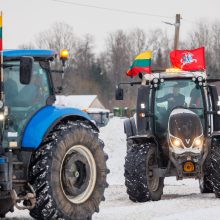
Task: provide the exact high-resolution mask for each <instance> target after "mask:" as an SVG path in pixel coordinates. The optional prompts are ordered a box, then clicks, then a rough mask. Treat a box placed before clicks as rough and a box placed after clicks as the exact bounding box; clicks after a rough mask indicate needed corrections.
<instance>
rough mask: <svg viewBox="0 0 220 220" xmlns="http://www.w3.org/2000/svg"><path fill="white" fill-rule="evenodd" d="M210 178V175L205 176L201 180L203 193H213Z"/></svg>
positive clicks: (200, 184) (200, 185)
mask: <svg viewBox="0 0 220 220" xmlns="http://www.w3.org/2000/svg"><path fill="white" fill-rule="evenodd" d="M210 178H211V176H210V175H204V177H203V178H201V179H199V187H200V192H201V193H213V187H212V184H211V179H210Z"/></svg>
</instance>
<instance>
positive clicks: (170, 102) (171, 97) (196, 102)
mask: <svg viewBox="0 0 220 220" xmlns="http://www.w3.org/2000/svg"><path fill="white" fill-rule="evenodd" d="M159 76H160V78H158V82H159V83H155V81H157V80H156V79H157V78H155V79H153V81H152V83H153V87H154V93H155V98H154V100H152V103H154V106H153V108H154V109H153V110H154V116H155V117H154V130H155V135H156V136H157V137H158V138H161V137H166V135H167V131H168V127H167V125H168V120H169V116H170V114H171V112H172V111H173V110H174V109H177V108H183V109H188V110H191V111H192V112H194V113H195V114H196V115H198V117H199V118H200V120H201V123H202V125H203V128H204V125H205V115H204V109H205V106H204V105H205V104H206V103H205V100H203V93H204V92H205V91H204V89H203V86H202V85H199V83H200V82H199V81H198V79H197V78H198V77H201V79H203V78H202V77H203V74H202V73H197V78H195V75H193V74H192V75H191V76H190V73H188V75H187V77H184V76H182V77H180V76H179V77H172V78H171V77H170V76H169V75H168V76H167V74H163V73H162V74H160V75H159ZM199 79H200V78H199Z"/></svg>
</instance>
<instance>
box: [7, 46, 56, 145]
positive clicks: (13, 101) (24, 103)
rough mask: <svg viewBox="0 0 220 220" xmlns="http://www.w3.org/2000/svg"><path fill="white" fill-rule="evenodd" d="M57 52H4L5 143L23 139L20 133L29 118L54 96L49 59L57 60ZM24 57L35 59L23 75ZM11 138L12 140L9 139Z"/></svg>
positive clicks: (51, 101)
mask: <svg viewBox="0 0 220 220" xmlns="http://www.w3.org/2000/svg"><path fill="white" fill-rule="evenodd" d="M55 56H56V53H55V52H54V51H45V50H44V51H43V50H29V51H26V50H18V51H5V52H4V65H3V68H4V77H3V79H4V82H3V84H4V90H3V92H4V106H6V107H7V109H8V116H7V117H8V120H9V123H8V129H7V132H5V134H4V138H3V146H4V147H8V146H7V145H8V143H10V142H13V143H15V142H17V143H20V141H21V140H20V137H21V133H22V132H23V130H24V127H25V125H26V124H27V122H28V121H29V120H30V118H31V117H32V116H33V115H34V114H35V113H36V112H37V111H38V110H40V109H41V108H43V107H44V106H46V105H47V104H52V103H53V101H54V100H55V96H54V90H53V84H52V79H51V75H50V61H52V60H54V58H55ZM22 57H28V58H29V57H30V58H32V59H33V63H32V64H31V70H29V73H27V71H26V73H24V74H23V75H24V76H22V73H21V71H23V72H25V70H23V69H22V66H21V65H22ZM25 65H26V66H27V64H25ZM25 74H26V75H25ZM28 78H29V80H28V81H27V79H28ZM25 80H26V81H25ZM8 134H10V135H8ZM10 136H11V137H10ZM8 138H9V139H13V140H11V141H8Z"/></svg>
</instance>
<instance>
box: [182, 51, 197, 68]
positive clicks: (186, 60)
mask: <svg viewBox="0 0 220 220" xmlns="http://www.w3.org/2000/svg"><path fill="white" fill-rule="evenodd" d="M193 56H194V55H193V54H192V53H190V52H187V53H184V55H183V56H182V58H181V60H180V62H181V63H182V65H181V68H183V66H185V65H186V64H190V63H197V59H194V58H193Z"/></svg>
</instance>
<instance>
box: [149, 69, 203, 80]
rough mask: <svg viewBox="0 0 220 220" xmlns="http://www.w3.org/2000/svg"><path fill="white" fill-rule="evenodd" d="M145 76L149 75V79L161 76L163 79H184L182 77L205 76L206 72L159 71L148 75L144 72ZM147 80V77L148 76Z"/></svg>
mask: <svg viewBox="0 0 220 220" xmlns="http://www.w3.org/2000/svg"><path fill="white" fill-rule="evenodd" d="M145 76H146V78H148V77H149V76H150V80H152V79H153V78H163V79H184V78H193V77H198V76H202V77H203V78H206V77H207V76H206V73H205V72H202V71H196V72H189V71H181V72H161V73H155V72H154V73H152V74H150V75H148V74H146V75H145ZM148 80H149V78H148Z"/></svg>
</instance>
